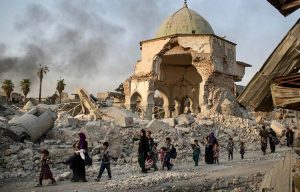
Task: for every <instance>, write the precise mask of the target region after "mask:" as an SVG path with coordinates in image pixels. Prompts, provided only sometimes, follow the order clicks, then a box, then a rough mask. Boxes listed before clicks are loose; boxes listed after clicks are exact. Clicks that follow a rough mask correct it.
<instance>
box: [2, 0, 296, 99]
mask: <svg viewBox="0 0 300 192" xmlns="http://www.w3.org/2000/svg"><path fill="white" fill-rule="evenodd" d="M182 6H183V0H93V1H92V0H90V1H87V0H72V1H71V0H69V1H68V0H43V1H41V0H1V1H0V81H1V82H2V81H3V80H4V79H7V78H9V79H12V80H13V82H14V83H15V86H16V90H17V91H19V89H20V87H19V81H20V80H21V79H23V78H30V79H31V80H32V82H33V87H32V92H31V94H30V96H37V92H38V79H37V77H36V70H37V66H38V63H41V64H43V65H47V66H49V68H50V72H49V73H48V74H47V75H46V76H45V78H44V83H43V96H47V95H51V94H53V93H54V91H55V88H56V82H57V80H58V79H59V78H64V79H65V81H66V84H67V87H66V91H67V92H74V89H75V88H77V87H84V88H86V89H87V90H88V91H89V92H92V93H97V92H100V91H109V90H113V89H114V88H116V87H117V86H118V85H119V84H120V83H121V82H123V81H124V80H125V79H126V78H127V77H129V76H130V75H132V73H133V70H134V65H135V63H136V61H137V60H138V59H139V54H140V50H139V42H140V41H142V40H146V39H150V38H153V37H154V34H155V32H156V30H157V29H158V27H159V25H160V24H161V23H162V21H163V20H165V19H166V18H167V17H168V16H169V15H171V14H172V13H174V12H175V11H177V10H178V9H180V8H181V7H182ZM188 6H189V8H191V9H193V10H195V11H196V12H198V13H199V14H200V15H202V16H203V17H204V18H205V19H206V20H207V21H208V22H209V23H210V24H211V26H212V27H213V29H214V31H215V33H216V35H219V36H225V35H226V39H227V40H229V41H232V42H234V43H236V44H237V46H236V51H237V60H240V61H244V62H246V63H249V64H251V65H253V67H252V68H248V69H247V70H246V75H245V77H244V79H243V81H242V82H241V83H239V84H243V85H246V84H247V83H248V82H249V81H250V79H251V78H252V77H253V75H254V74H255V73H256V72H257V71H258V70H259V68H260V67H261V66H262V64H263V63H264V62H265V60H266V59H267V57H268V56H269V55H270V54H271V52H272V51H273V50H274V48H275V47H276V46H277V44H278V43H279V42H280V41H281V39H282V38H283V37H284V36H285V35H286V33H287V32H288V30H289V29H290V28H291V27H292V26H293V25H294V24H295V22H296V21H297V20H298V19H299V16H300V10H298V11H296V12H294V13H293V14H291V15H290V16H288V17H283V16H282V15H281V14H280V13H279V12H278V11H277V10H276V9H275V8H274V7H273V6H271V5H270V4H269V3H268V2H267V1H266V0H248V1H245V0H213V1H212V0H189V1H188Z"/></svg>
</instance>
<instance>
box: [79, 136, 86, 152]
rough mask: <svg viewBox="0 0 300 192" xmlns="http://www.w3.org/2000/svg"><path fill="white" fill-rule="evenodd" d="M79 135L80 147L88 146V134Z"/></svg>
mask: <svg viewBox="0 0 300 192" xmlns="http://www.w3.org/2000/svg"><path fill="white" fill-rule="evenodd" d="M78 135H79V138H80V139H79V149H85V148H86V141H85V139H86V136H85V134H84V133H78Z"/></svg>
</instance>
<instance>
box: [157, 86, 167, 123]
mask: <svg viewBox="0 0 300 192" xmlns="http://www.w3.org/2000/svg"><path fill="white" fill-rule="evenodd" d="M169 113H170V112H169V98H168V96H167V95H166V94H165V93H164V92H163V91H161V90H155V92H154V107H153V114H154V118H155V119H161V118H166V117H168V116H169Z"/></svg>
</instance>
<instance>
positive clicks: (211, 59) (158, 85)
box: [124, 3, 250, 119]
mask: <svg viewBox="0 0 300 192" xmlns="http://www.w3.org/2000/svg"><path fill="white" fill-rule="evenodd" d="M140 49H141V59H140V60H139V61H137V63H136V65H135V69H134V74H133V75H132V76H130V77H129V78H128V79H127V80H126V81H125V82H124V91H125V106H126V108H127V109H131V110H132V111H133V112H138V113H139V114H140V116H142V117H143V118H145V119H152V114H153V107H154V106H155V105H156V103H155V97H156V96H157V95H159V97H160V98H161V99H162V100H163V101H162V102H161V103H160V105H161V106H160V107H162V108H163V114H164V116H163V117H164V118H167V117H176V116H178V115H180V114H182V113H183V112H184V111H185V110H186V111H189V112H192V113H199V112H205V111H208V110H216V111H218V112H222V111H220V110H221V106H220V105H221V103H222V101H223V100H222V99H223V98H224V97H228V95H234V92H235V84H234V83H235V82H238V81H241V80H242V78H243V76H244V74H245V67H250V65H248V64H245V63H243V62H238V61H236V44H235V43H233V42H230V41H228V40H226V39H225V38H222V37H219V36H217V35H215V33H214V30H213V28H212V27H211V25H210V24H209V23H208V21H206V20H205V19H204V18H203V17H202V16H201V15H199V14H198V13H197V12H195V11H193V10H192V9H190V8H189V7H188V6H187V4H186V3H185V4H184V6H183V7H182V8H181V9H179V10H178V11H176V12H175V13H174V14H173V15H172V16H170V17H169V18H168V19H166V20H165V21H164V22H163V23H162V24H161V26H160V27H159V29H158V30H157V33H156V34H155V36H154V38H153V39H149V40H145V41H142V42H141V43H140ZM231 98H234V97H231ZM233 115H239V114H233Z"/></svg>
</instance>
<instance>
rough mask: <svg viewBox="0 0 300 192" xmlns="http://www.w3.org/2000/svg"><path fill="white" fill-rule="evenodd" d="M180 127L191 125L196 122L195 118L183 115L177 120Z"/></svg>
mask: <svg viewBox="0 0 300 192" xmlns="http://www.w3.org/2000/svg"><path fill="white" fill-rule="evenodd" d="M176 121H177V123H178V125H191V124H192V123H194V122H195V118H194V117H193V116H192V115H190V114H181V115H179V116H178V117H177V118H176Z"/></svg>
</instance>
